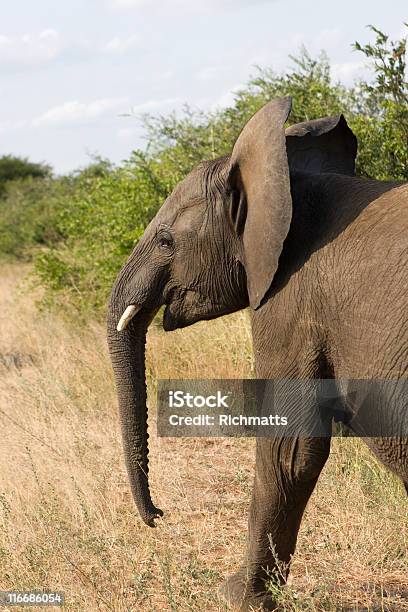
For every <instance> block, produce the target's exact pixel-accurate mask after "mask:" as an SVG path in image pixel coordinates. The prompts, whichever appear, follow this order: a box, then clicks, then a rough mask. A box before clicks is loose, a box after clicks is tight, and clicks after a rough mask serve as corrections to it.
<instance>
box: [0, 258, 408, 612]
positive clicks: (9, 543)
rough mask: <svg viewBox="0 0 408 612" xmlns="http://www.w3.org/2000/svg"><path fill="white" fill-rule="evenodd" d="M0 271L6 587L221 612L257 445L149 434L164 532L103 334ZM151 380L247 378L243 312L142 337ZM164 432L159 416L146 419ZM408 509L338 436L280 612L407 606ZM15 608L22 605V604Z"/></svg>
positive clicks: (2, 568) (393, 482)
mask: <svg viewBox="0 0 408 612" xmlns="http://www.w3.org/2000/svg"><path fill="white" fill-rule="evenodd" d="M23 276H24V269H22V268H21V267H19V268H17V267H15V266H8V267H7V266H3V267H2V269H1V272H0V392H1V404H0V427H1V436H0V457H1V467H0V588H2V589H33V588H43V587H46V588H50V589H58V590H62V591H64V592H65V595H66V610H70V611H71V610H72V611H86V612H88V611H90V612H93V611H97V610H100V611H105V610H106V611H115V612H122V611H125V610H126V611H139V610H141V611H147V612H151V611H162V610H169V611H172V612H174V611H180V612H184V611H186V612H187V611H197V612H198V611H200V612H201V611H214V612H215V611H221V610H224V609H225V608H224V607H223V605H221V604H220V603H219V602H218V600H217V588H218V586H219V584H220V582H221V580H222V578H223V576H225V575H226V574H228V573H230V572H232V571H233V570H234V569H235V568H236V567H237V566H238V564H239V562H240V559H241V554H242V551H243V548H244V543H245V534H246V516H247V507H248V501H249V495H250V489H251V479H252V468H253V450H254V443H253V441H252V440H242V439H199V440H194V439H158V438H157V437H156V436H155V435H153V436H152V438H151V471H152V490H153V495H154V499H155V500H156V501H157V502H158V504H159V505H160V507H162V508H164V510H165V511H166V516H165V518H164V520H163V521H161V522H160V525H159V526H158V527H157V529H154V530H149V529H148V528H147V527H145V526H144V525H142V524H141V522H140V521H139V519H138V517H137V514H136V512H135V508H134V506H133V503H132V500H131V498H130V493H129V488H128V484H127V479H126V475H125V471H124V466H123V462H122V452H121V444H120V437H119V428H118V419H117V416H116V410H115V404H116V402H115V396H114V389H113V381H112V374H111V370H110V366H109V362H108V359H107V352H106V347H105V340H104V330H103V327H102V326H100V325H98V324H90V325H89V326H88V327H86V328H83V327H80V328H77V327H76V326H75V324H74V323H67V322H64V320H63V319H62V318H60V317H58V316H57V315H56V314H52V315H50V314H48V313H40V312H39V311H38V309H36V307H35V305H34V298H33V296H32V295H31V292H29V291H28V289H27V286H26V285H25V284H24V282H23ZM148 359H149V382H150V384H149V387H150V395H151V397H150V404H151V405H152V404H154V381H155V379H156V378H157V377H163V378H166V377H173V378H176V377H180V378H182V377H186V378H187V377H192V378H194V377H198V378H204V377H237V376H248V375H250V372H251V367H252V357H251V350H250V332H249V328H248V323H247V320H246V316H245V313H239V314H237V315H236V316H231V317H228V318H226V319H220V320H217V321H214V322H211V323H203V324H199V325H196V326H193V327H192V328H190V329H186V330H184V331H183V330H182V331H179V332H174V333H172V334H165V333H164V332H163V331H162V330H161V329H159V327H158V326H157V325H154V326H153V327H152V329H151V331H150V333H149V339H148ZM152 425H154V423H152ZM407 518H408V504H407V500H406V496H405V493H404V491H403V489H402V487H401V485H400V483H399V482H398V481H397V479H396V478H394V477H393V476H392V475H390V474H389V473H387V472H386V471H385V470H384V469H383V468H382V467H380V466H379V465H378V463H377V461H376V460H375V459H374V458H373V456H372V455H371V454H370V453H369V451H368V450H367V449H366V448H365V446H364V445H363V444H362V443H361V442H360V441H358V440H351V439H342V440H340V439H337V440H335V441H334V443H333V451H332V455H331V458H330V460H329V462H328V465H327V466H326V468H325V470H324V473H323V474H322V477H321V479H320V481H319V483H318V486H317V490H316V492H315V493H314V495H313V497H312V500H311V502H310V504H309V506H308V509H307V512H306V515H305V520H304V522H303V524H302V528H301V533H300V537H299V545H298V549H297V553H296V556H295V558H294V562H293V570H292V576H291V581H290V585H289V587H288V588H287V589H286V590H285V591H284V592H283V594H282V595H281V609H282V610H293V611H294V610H299V611H300V610H302V611H303V610H309V611H316V610H322V611H331V610H333V611H334V610H372V611H374V610H396V611H402V610H408V599H407V598H408V578H407V540H408V520H407ZM13 609H15V608H13Z"/></svg>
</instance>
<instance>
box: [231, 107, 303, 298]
mask: <svg viewBox="0 0 408 612" xmlns="http://www.w3.org/2000/svg"><path fill="white" fill-rule="evenodd" d="M291 107H292V101H291V98H277V99H276V100H272V101H271V102H269V103H268V104H266V105H265V106H264V107H263V108H261V110H259V111H258V112H257V113H256V114H255V115H254V116H253V117H252V119H250V121H249V122H248V123H247V124H246V126H245V127H244V129H243V130H242V132H241V134H240V136H239V137H238V140H237V142H236V143H235V146H234V148H233V151H232V155H231V165H230V168H229V177H228V180H229V182H230V188H231V192H232V197H231V210H230V216H231V220H232V223H233V225H234V227H235V229H236V231H237V233H238V235H239V236H240V239H241V245H242V253H241V259H242V264H243V265H244V268H245V271H246V276H247V288H248V295H249V303H250V305H251V307H252V308H253V309H256V308H258V307H259V306H260V304H261V301H262V299H263V298H264V296H265V294H266V292H267V291H268V289H269V287H270V285H271V283H272V279H273V277H274V275H275V272H276V270H277V268H278V260H279V256H280V254H281V251H282V246H283V242H284V240H285V238H286V236H287V234H288V232H289V227H290V222H291V218H292V200H291V194H290V181H289V168H288V160H287V155H286V144H285V129H284V124H285V122H286V120H287V118H288V116H289V113H290V111H291Z"/></svg>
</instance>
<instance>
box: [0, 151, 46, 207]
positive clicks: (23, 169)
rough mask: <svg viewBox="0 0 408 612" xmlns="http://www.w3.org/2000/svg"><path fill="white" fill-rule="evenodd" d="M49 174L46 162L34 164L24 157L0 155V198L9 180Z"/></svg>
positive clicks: (43, 176) (41, 176) (42, 176)
mask: <svg viewBox="0 0 408 612" xmlns="http://www.w3.org/2000/svg"><path fill="white" fill-rule="evenodd" d="M50 175H51V168H50V167H49V166H47V165H46V164H35V163H33V162H30V161H29V160H28V159H26V158H21V157H14V156H13V155H3V157H0V198H1V197H2V196H3V195H4V192H5V189H6V185H7V183H8V182H9V181H14V180H18V179H24V178H28V177H32V178H45V177H47V176H50Z"/></svg>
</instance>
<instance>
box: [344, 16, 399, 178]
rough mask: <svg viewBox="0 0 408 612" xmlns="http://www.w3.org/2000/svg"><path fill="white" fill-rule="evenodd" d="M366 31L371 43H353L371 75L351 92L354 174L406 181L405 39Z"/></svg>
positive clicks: (377, 31)
mask: <svg viewBox="0 0 408 612" xmlns="http://www.w3.org/2000/svg"><path fill="white" fill-rule="evenodd" d="M405 25H407V24H405ZM407 27H408V26H407ZM370 30H371V31H372V32H374V34H375V35H376V39H375V43H374V44H367V45H365V46H362V45H360V44H359V43H355V44H354V48H355V49H356V50H358V51H360V52H362V53H364V55H365V56H366V57H367V58H368V59H369V60H370V62H371V65H372V66H373V68H374V74H375V80H374V82H373V83H366V82H360V83H359V84H358V85H357V86H356V87H355V88H354V91H353V92H352V98H353V107H354V111H355V112H354V114H355V118H354V119H353V121H352V122H351V124H352V127H353V129H354V131H355V133H356V135H357V137H358V139H359V147H360V154H359V160H358V171H359V173H360V174H362V175H366V176H371V177H375V178H377V179H380V180H401V181H403V180H408V82H407V66H406V50H407V39H406V38H402V39H401V40H398V41H390V40H389V38H388V36H386V35H385V34H384V33H383V32H381V30H378V29H377V28H374V27H373V26H370Z"/></svg>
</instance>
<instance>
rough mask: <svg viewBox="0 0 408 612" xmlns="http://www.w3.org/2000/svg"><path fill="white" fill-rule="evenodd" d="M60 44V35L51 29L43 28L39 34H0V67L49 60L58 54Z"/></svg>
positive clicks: (27, 64)
mask: <svg viewBox="0 0 408 612" xmlns="http://www.w3.org/2000/svg"><path fill="white" fill-rule="evenodd" d="M61 46H62V41H61V37H60V35H59V33H58V32H57V31H56V30H53V29H47V30H43V31H42V32H40V33H39V34H23V35H21V36H5V35H0V67H1V66H7V65H22V66H30V65H33V64H38V63H44V62H49V61H51V60H53V59H54V58H55V57H56V56H57V55H58V53H59V52H60V50H61Z"/></svg>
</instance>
